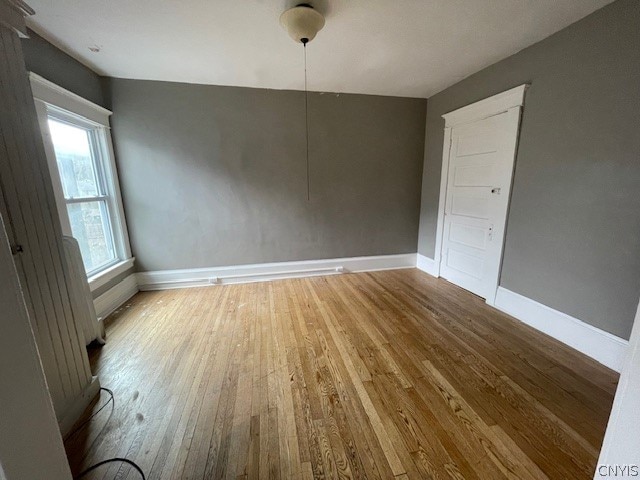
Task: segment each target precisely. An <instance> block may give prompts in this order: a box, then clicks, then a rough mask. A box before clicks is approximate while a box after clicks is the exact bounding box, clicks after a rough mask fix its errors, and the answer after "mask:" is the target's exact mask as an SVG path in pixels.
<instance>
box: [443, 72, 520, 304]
mask: <svg viewBox="0 0 640 480" xmlns="http://www.w3.org/2000/svg"><path fill="white" fill-rule="evenodd" d="M528 88H529V84H527V83H525V84H522V85H520V86H518V87H515V88H512V89H510V90H507V91H505V92H502V93H498V94H497V95H494V96H492V97H489V98H485V99H484V100H480V101H478V102H475V103H472V104H470V105H467V106H465V107H462V108H459V109H457V110H454V111H452V112H449V113H445V114H444V115H442V118H443V119H444V121H445V127H444V143H443V146H442V169H441V172H440V198H439V201H438V219H437V224H436V249H435V254H434V258H433V260H434V268H435V272H434V273H435V276H436V277H439V276H440V261H441V259H442V243H443V236H444V207H445V201H446V198H447V184H448V179H449V157H450V155H451V132H452V130H453V128H454V127H458V126H460V125H464V124H467V123H473V122H477V121H479V120H484V119H485V118H488V117H492V116H494V115H499V114H501V113H505V112H509V113H510V114H511V118H512V119H513V121H512V122H511V124H510V125H509V128H510V129H511V132H510V133H509V135H510V137H511V138H510V141H511V140H512V141H513V159H512V163H511V168H512V173H511V182H510V183H509V187H508V190H507V192H505V193H506V195H507V197H508V199H509V203H511V185H512V183H513V167H514V166H515V157H516V152H517V143H518V136H519V132H520V117H521V112H522V107H523V105H524V96H525V92H526V91H527V89H528ZM508 211H509V206H507V213H506V214H505V216H504V218H502V219H496V220H497V221H502V222H503V223H504V224H505V226H506V221H507V216H508ZM505 233H506V228H504V229H503V235H502V238H499V239H496V240H497V241H499V242H500V264H499V266H498V275H497V278H496V279H495V288H492V289H491V292H492V293H491V294H490V295H488V296H487V299H486V301H487V303H488V304H489V305H493V304H494V303H495V298H496V292H497V291H498V284H499V282H500V271H501V269H502V255H503V250H504V234H505Z"/></svg>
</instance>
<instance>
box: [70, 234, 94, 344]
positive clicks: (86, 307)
mask: <svg viewBox="0 0 640 480" xmlns="http://www.w3.org/2000/svg"><path fill="white" fill-rule="evenodd" d="M62 241H63V243H64V254H65V257H66V261H67V268H68V270H69V273H70V277H71V278H70V279H69V296H70V297H71V309H72V310H73V317H74V319H75V322H76V327H77V329H78V331H79V332H82V335H83V337H84V343H85V345H89V344H90V343H91V342H93V341H94V340H96V341H97V342H98V343H100V344H104V325H103V323H102V321H101V320H100V321H99V320H98V316H97V315H96V309H95V307H94V305H93V297H92V295H91V290H89V282H87V276H86V274H85V270H84V265H83V263H82V255H81V254H80V246H79V245H78V241H77V240H76V239H75V238H73V237H67V236H64V237H62Z"/></svg>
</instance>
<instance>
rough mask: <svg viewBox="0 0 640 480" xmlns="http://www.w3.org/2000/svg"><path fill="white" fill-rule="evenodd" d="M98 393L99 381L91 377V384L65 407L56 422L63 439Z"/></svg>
mask: <svg viewBox="0 0 640 480" xmlns="http://www.w3.org/2000/svg"><path fill="white" fill-rule="evenodd" d="M99 391H100V380H98V377H91V383H89V385H87V386H86V387H85V389H84V390H83V392H82V393H81V394H80V395H79V396H78V398H76V399H75V400H74V401H73V403H71V405H69V406H68V407H67V409H66V410H65V411H64V413H63V414H62V416H61V418H60V421H59V422H58V426H59V427H60V433H62V436H63V437H64V436H65V435H66V434H67V433H69V431H70V430H71V427H73V425H74V424H75V423H76V422H77V421H78V419H79V418H80V416H81V415H82V414H83V413H84V411H85V410H86V408H87V407H88V406H89V404H90V403H91V400H93V399H94V397H95V396H96V395H97V394H98V392H99Z"/></svg>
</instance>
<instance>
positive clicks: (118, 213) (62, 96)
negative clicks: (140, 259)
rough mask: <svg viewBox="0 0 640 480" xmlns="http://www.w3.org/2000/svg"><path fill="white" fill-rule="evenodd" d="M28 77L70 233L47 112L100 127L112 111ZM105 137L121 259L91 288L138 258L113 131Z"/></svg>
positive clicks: (63, 218) (64, 223)
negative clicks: (134, 253) (134, 254)
mask: <svg viewBox="0 0 640 480" xmlns="http://www.w3.org/2000/svg"><path fill="white" fill-rule="evenodd" d="M29 80H30V82H31V90H32V92H33V99H34V102H35V106H36V111H37V113H38V121H39V123H40V130H41V132H42V136H43V140H44V149H45V153H46V156H47V163H48V165H49V173H50V176H51V180H52V183H53V190H54V195H55V198H56V207H57V209H58V214H59V215H58V216H59V217H60V223H61V225H62V232H63V234H64V235H69V236H71V225H70V224H69V216H68V214H67V206H66V202H65V199H64V192H63V189H62V182H61V180H60V175H59V173H58V166H57V162H56V156H55V151H54V149H53V143H52V141H51V138H50V136H49V128H48V124H47V121H48V113H49V110H50V109H51V110H58V111H61V110H62V111H63V112H66V113H68V114H70V115H72V116H77V117H82V118H83V120H84V122H85V123H90V124H93V125H95V126H97V127H104V128H106V129H108V130H110V129H111V126H110V124H109V117H110V116H111V114H112V112H111V111H110V110H107V109H106V108H103V107H101V106H99V105H96V104H95V103H93V102H90V101H89V100H87V99H85V98H82V97H81V96H79V95H76V94H75V93H73V92H70V91H68V90H66V89H64V88H62V87H60V86H58V85H56V84H55V83H52V82H50V81H49V80H47V79H45V78H43V77H41V76H40V75H37V74H35V73H33V72H30V73H29ZM105 137H106V143H107V144H106V145H104V147H105V149H106V151H107V153H108V159H106V161H105V162H104V166H105V168H106V170H107V171H106V172H105V174H106V175H107V176H108V177H109V178H111V179H112V181H111V182H107V183H108V185H107V188H109V189H110V191H109V195H110V196H111V197H112V199H113V200H112V201H113V208H112V210H113V211H112V216H113V218H112V223H113V225H112V228H113V229H114V242H115V243H116V245H115V247H116V251H117V252H118V260H117V261H115V262H113V263H112V264H110V265H108V266H107V267H106V268H105V269H104V270H102V271H100V272H98V273H97V274H95V275H92V276H91V277H90V278H89V279H88V281H89V287H90V289H91V291H94V290H96V289H98V288H100V287H101V286H103V285H106V284H107V283H108V282H109V281H110V280H112V279H114V278H115V277H117V276H118V275H120V274H121V273H123V272H125V271H126V270H127V269H129V268H131V266H132V265H133V262H134V260H135V259H134V257H132V256H131V245H130V243H129V232H128V230H127V223H126V220H125V216H124V208H123V205H122V195H121V193H120V180H119V179H118V170H117V168H116V163H115V155H114V152H113V142H112V140H111V135H110V134H108V135H105Z"/></svg>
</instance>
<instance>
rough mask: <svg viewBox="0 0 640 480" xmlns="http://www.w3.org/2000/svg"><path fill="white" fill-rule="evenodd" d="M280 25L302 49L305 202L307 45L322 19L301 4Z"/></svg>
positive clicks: (318, 28)
mask: <svg viewBox="0 0 640 480" xmlns="http://www.w3.org/2000/svg"><path fill="white" fill-rule="evenodd" d="M280 24H281V25H282V27H283V28H284V29H285V30H286V31H287V33H288V34H289V36H290V37H291V38H292V39H293V40H294V41H295V42H297V43H301V44H302V46H303V49H304V123H305V128H306V134H307V137H306V141H307V149H306V152H307V201H308V200H310V198H311V194H310V191H311V182H310V179H309V92H308V90H307V43H309V42H310V41H311V40H313V39H314V38H315V37H316V35H317V34H318V32H319V31H320V30H322V27H324V17H323V16H322V14H321V13H320V12H318V11H317V10H314V9H313V7H312V6H311V5H309V4H308V3H301V4H299V5H296V6H295V7H293V8H290V9H289V10H286V11H285V12H284V13H283V14H282V15H280Z"/></svg>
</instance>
